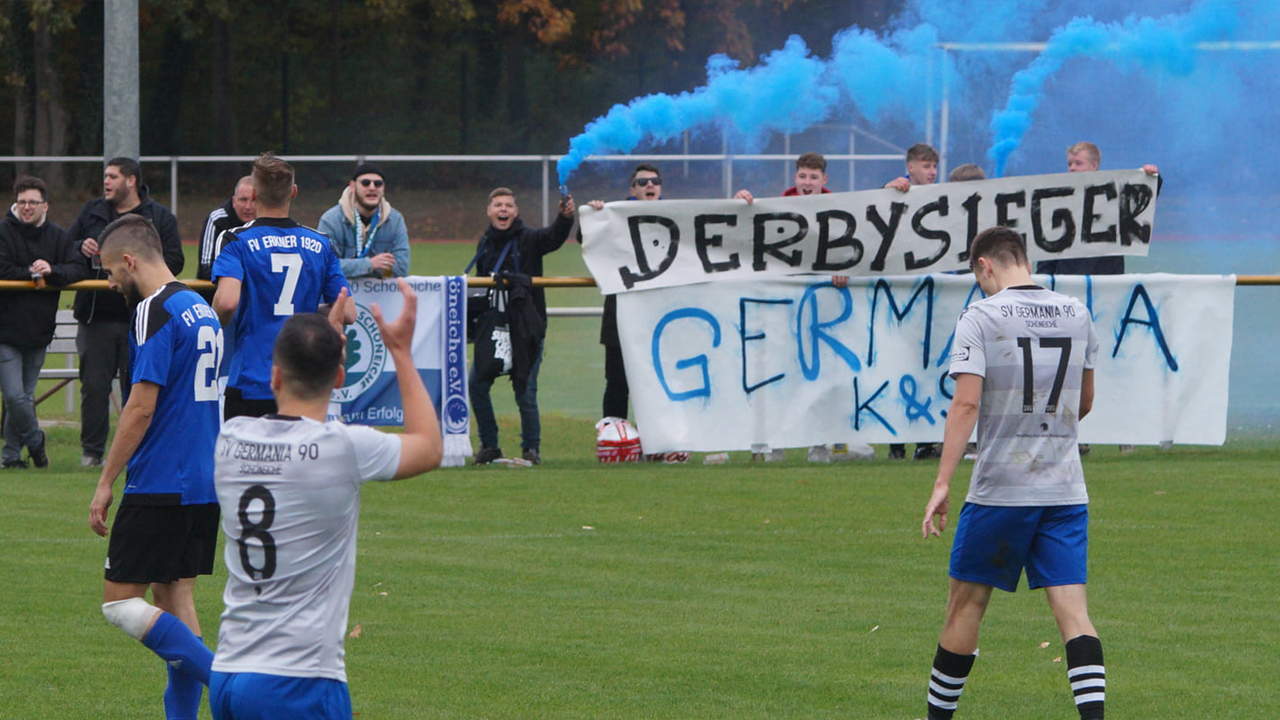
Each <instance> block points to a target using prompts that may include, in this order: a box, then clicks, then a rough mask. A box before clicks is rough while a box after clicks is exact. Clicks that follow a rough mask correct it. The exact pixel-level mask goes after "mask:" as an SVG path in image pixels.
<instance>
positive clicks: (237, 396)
mask: <svg viewBox="0 0 1280 720" xmlns="http://www.w3.org/2000/svg"><path fill="white" fill-rule="evenodd" d="M277 409H278V408H277V407H276V401H275V398H267V399H262V400H255V399H253V398H247V397H245V396H244V395H243V394H241V392H240V388H233V387H229V388H227V390H226V392H224V393H223V394H222V419H223V421H227V420H230V419H231V418H233V417H255V418H256V417H263V416H265V415H273V414H275V412H276V410H277Z"/></svg>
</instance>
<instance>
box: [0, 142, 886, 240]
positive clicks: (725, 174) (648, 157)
mask: <svg viewBox="0 0 1280 720" xmlns="http://www.w3.org/2000/svg"><path fill="white" fill-rule="evenodd" d="M859 135H865V136H867V137H871V138H873V139H875V140H877V141H879V142H881V143H884V144H886V145H887V146H888V147H890V148H894V147H895V146H893V145H891V144H888V143H887V142H886V141H883V140H880V139H879V138H875V137H874V136H871V135H869V134H867V133H865V132H864V131H861V130H858V129H856V128H855V129H851V130H850V131H849V148H850V152H847V153H840V154H827V155H825V157H826V159H827V161H828V162H829V163H831V162H847V163H848V173H849V181H848V184H849V188H848V189H850V190H852V189H854V187H853V185H854V182H855V179H856V177H857V170H856V164H857V163H859V162H890V161H892V162H899V163H901V162H904V160H903V157H904V153H905V151H902V152H895V153H859V152H854V150H855V147H856V145H855V138H856V137H857V136H859ZM790 140H791V138H790V136H787V137H786V139H785V142H784V148H788V149H789V148H790V144H791V143H790ZM281 157H283V158H284V159H285V160H288V161H289V162H290V163H312V162H314V163H350V164H353V165H354V164H356V163H360V162H365V161H370V162H377V163H409V162H443V163H528V164H537V165H539V166H540V167H541V174H542V225H543V226H546V225H548V224H550V223H551V213H552V210H553V208H554V207H555V203H554V202H553V199H552V194H553V193H554V192H556V187H557V186H558V185H559V182H558V181H557V179H556V169H555V163H556V162H557V161H558V160H559V159H560V157H561V156H560V155H282V156H281ZM255 159H257V156H256V155H144V156H142V157H141V158H139V159H138V160H139V162H142V163H163V164H165V165H167V166H168V167H169V198H170V200H169V210H170V211H172V212H173V214H174V215H175V216H178V215H179V207H178V179H179V175H180V171H181V167H182V165H183V164H184V163H186V164H193V163H238V164H241V165H243V164H246V163H252V162H253V161H254V160H255ZM795 159H796V156H795V155H793V154H791V153H790V152H784V153H767V154H734V153H730V152H727V151H726V152H722V153H683V154H660V153H650V154H642V155H599V156H592V157H590V158H589V161H590V162H593V163H601V162H626V163H636V162H646V161H648V162H682V163H686V164H687V163H689V162H714V163H719V164H720V166H721V168H722V173H721V174H722V178H723V180H722V182H723V190H724V196H725V197H729V196H731V195H732V194H733V193H734V190H735V188H734V181H733V180H734V174H733V173H734V164H735V163H742V162H777V163H779V164H780V166H781V167H782V169H783V173H782V174H783V177H784V178H785V179H787V180H788V181H789V180H790V177H791V171H792V163H794V162H795ZM103 160H104V159H103V158H101V157H96V156H84V155H7V156H0V163H7V164H16V163H102V162H103ZM202 212H204V211H202Z"/></svg>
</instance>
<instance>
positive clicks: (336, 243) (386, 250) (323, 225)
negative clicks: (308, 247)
mask: <svg viewBox="0 0 1280 720" xmlns="http://www.w3.org/2000/svg"><path fill="white" fill-rule="evenodd" d="M316 229H317V230H319V231H320V232H322V233H324V234H325V235H327V236H328V238H329V242H330V243H332V244H333V251H334V253H336V254H337V255H338V262H339V264H340V265H341V266H342V274H343V275H345V276H347V277H349V278H359V277H392V276H394V277H404V276H405V275H408V274H409V231H408V230H407V229H406V228H405V224H404V216H403V215H401V214H400V212H399V211H397V210H395V209H394V208H392V207H391V203H389V202H387V198H386V180H385V178H383V176H382V170H381V169H380V168H379V167H378V166H377V165H374V164H373V163H368V162H366V163H360V164H359V165H357V166H356V171H355V174H353V175H352V176H351V184H350V185H348V186H347V189H346V190H343V191H342V197H341V198H340V199H339V200H338V204H337V205H334V206H333V207H331V208H329V209H328V210H326V211H325V213H324V215H321V216H320V227H318V228H316Z"/></svg>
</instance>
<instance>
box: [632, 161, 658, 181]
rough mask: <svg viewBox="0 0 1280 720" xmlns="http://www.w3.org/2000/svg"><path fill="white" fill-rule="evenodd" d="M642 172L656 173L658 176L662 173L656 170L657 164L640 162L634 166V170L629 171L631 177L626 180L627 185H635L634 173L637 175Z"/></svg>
mask: <svg viewBox="0 0 1280 720" xmlns="http://www.w3.org/2000/svg"><path fill="white" fill-rule="evenodd" d="M642 172H651V173H653V174H654V175H657V176H658V177H662V173H661V172H658V166H657V165H650V164H649V163H640V164H639V165H637V166H636V169H635V170H632V171H631V178H630V179H628V180H627V187H631V186H632V185H635V184H636V175H639V174H640V173H642Z"/></svg>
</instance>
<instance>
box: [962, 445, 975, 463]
mask: <svg viewBox="0 0 1280 720" xmlns="http://www.w3.org/2000/svg"><path fill="white" fill-rule="evenodd" d="M964 459H965V460H977V459H978V443H969V444H968V445H965V446H964Z"/></svg>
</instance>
